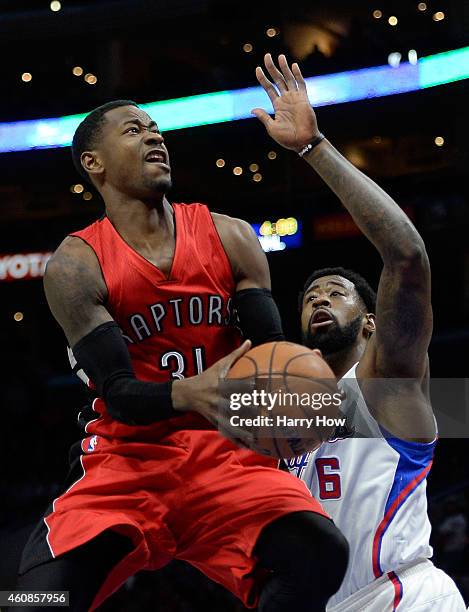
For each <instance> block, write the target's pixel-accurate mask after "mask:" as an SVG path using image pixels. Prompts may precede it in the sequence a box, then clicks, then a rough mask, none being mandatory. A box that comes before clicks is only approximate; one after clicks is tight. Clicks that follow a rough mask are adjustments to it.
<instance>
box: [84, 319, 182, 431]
mask: <svg viewBox="0 0 469 612" xmlns="http://www.w3.org/2000/svg"><path fill="white" fill-rule="evenodd" d="M72 350H73V355H74V357H75V359H76V360H77V362H78V365H79V366H80V368H83V370H84V371H85V373H86V375H87V376H89V377H90V379H91V380H92V381H93V384H94V385H95V386H96V389H97V391H98V393H99V396H100V397H102V398H103V399H104V401H105V402H106V407H107V409H108V412H109V414H110V415H111V416H112V418H113V419H116V421H120V422H121V423H126V424H127V425H149V424H151V423H154V422H156V421H163V420H166V419H172V418H174V417H177V416H181V415H182V414H184V413H183V412H179V411H177V410H174V408H173V404H172V401H171V386H172V381H171V382H167V383H152V382H144V381H142V380H137V378H135V373H134V370H133V367H132V362H131V360H130V355H129V351H128V350H127V346H126V345H125V342H124V339H123V338H122V333H121V331H120V328H119V326H118V325H117V323H115V321H109V322H108V323H103V324H102V325H99V326H98V327H96V328H95V329H94V330H93V331H91V332H90V333H89V334H87V335H86V336H85V337H84V338H82V339H81V340H80V341H79V342H77V343H76V344H75V346H74V347H73V349H72Z"/></svg>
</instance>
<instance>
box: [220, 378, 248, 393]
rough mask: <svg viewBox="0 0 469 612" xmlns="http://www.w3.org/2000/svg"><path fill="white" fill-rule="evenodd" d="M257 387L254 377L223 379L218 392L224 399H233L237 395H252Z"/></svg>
mask: <svg viewBox="0 0 469 612" xmlns="http://www.w3.org/2000/svg"><path fill="white" fill-rule="evenodd" d="M255 387H256V379H255V377H254V376H250V377H248V378H223V379H222V380H220V384H219V386H218V392H219V394H220V395H221V396H222V397H228V398H231V396H233V395H234V394H235V393H238V394H243V393H252V391H254V389H255Z"/></svg>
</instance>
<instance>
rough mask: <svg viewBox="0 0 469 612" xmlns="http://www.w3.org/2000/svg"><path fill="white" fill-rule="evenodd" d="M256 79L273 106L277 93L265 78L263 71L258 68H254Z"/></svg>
mask: <svg viewBox="0 0 469 612" xmlns="http://www.w3.org/2000/svg"><path fill="white" fill-rule="evenodd" d="M256 78H257V80H258V81H259V84H260V85H261V87H262V88H263V89H264V91H265V92H266V94H267V95H268V96H269V98H270V101H271V102H272V104H273V103H274V102H275V100H276V99H277V98H278V97H279V95H278V91H277V90H276V89H275V86H274V84H273V83H271V82H270V81H269V79H268V78H267V77H266V76H265V74H264V71H263V70H262V68H261V67H260V66H258V67H257V68H256Z"/></svg>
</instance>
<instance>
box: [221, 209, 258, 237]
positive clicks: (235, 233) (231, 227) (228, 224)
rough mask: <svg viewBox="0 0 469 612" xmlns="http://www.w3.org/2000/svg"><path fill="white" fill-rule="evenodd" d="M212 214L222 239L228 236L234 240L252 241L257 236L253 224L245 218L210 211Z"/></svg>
mask: <svg viewBox="0 0 469 612" xmlns="http://www.w3.org/2000/svg"><path fill="white" fill-rule="evenodd" d="M210 214H211V216H212V219H213V223H214V224H215V227H216V228H217V231H218V233H219V234H220V237H221V238H222V240H223V237H226V238H228V239H233V240H244V241H245V240H248V241H250V240H252V238H253V237H254V238H255V237H256V235H255V232H254V230H253V229H252V227H251V225H250V224H249V223H248V222H247V221H244V219H239V218H237V217H230V216H228V215H223V214H221V213H216V212H210ZM256 240H257V239H256Z"/></svg>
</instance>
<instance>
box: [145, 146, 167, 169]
mask: <svg viewBox="0 0 469 612" xmlns="http://www.w3.org/2000/svg"><path fill="white" fill-rule="evenodd" d="M145 161H146V162H147V163H149V164H158V165H159V166H166V167H167V168H169V166H168V164H167V157H166V153H165V152H164V151H163V150H162V149H153V150H152V151H149V152H148V153H147V154H146V155H145Z"/></svg>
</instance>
